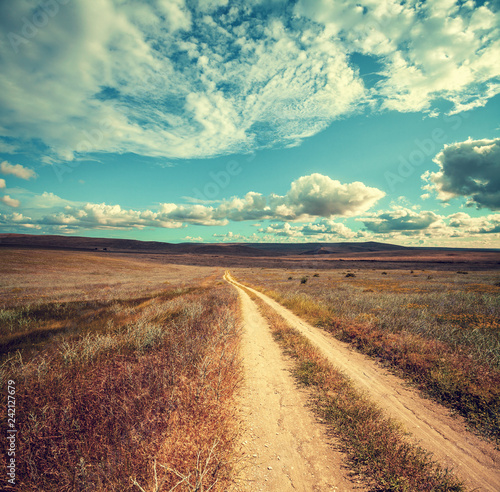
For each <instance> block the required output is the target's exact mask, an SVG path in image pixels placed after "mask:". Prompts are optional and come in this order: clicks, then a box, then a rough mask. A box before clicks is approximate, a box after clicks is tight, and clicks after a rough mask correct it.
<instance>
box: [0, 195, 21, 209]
mask: <svg viewBox="0 0 500 492" xmlns="http://www.w3.org/2000/svg"><path fill="white" fill-rule="evenodd" d="M0 201H1V202H3V203H5V205H7V206H9V207H14V208H17V207H19V205H20V204H21V202H20V201H19V200H16V199H15V198H11V197H10V196H9V195H4V196H2V197H1V198H0Z"/></svg>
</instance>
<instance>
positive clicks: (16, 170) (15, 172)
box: [0, 161, 37, 183]
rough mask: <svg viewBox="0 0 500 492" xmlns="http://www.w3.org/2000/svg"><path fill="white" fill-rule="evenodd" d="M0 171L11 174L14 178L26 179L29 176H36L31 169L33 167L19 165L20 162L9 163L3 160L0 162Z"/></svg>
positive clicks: (29, 177)
mask: <svg viewBox="0 0 500 492" xmlns="http://www.w3.org/2000/svg"><path fill="white" fill-rule="evenodd" d="M0 172H1V173H2V174H11V175H12V176H15V177H16V178H21V179H26V180H28V179H31V178H36V176H37V174H36V173H35V171H33V169H29V168H27V167H24V166H21V164H10V163H9V162H7V161H3V162H2V163H1V164H0ZM4 183H5V181H4Z"/></svg>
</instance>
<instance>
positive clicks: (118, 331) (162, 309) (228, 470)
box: [0, 252, 241, 492]
mask: <svg viewBox="0 0 500 492" xmlns="http://www.w3.org/2000/svg"><path fill="white" fill-rule="evenodd" d="M2 253H3V252H2ZM24 255H25V256H23V257H19V256H16V255H15V254H14V253H13V256H12V257H11V261H10V262H8V263H4V264H3V265H5V272H4V274H5V275H4V276H3V277H2V285H1V287H2V290H1V296H2V306H1V310H0V330H1V332H0V333H1V336H2V338H1V341H2V344H1V346H2V360H3V362H2V366H1V369H0V379H1V383H2V388H5V387H6V385H7V381H9V380H13V381H15V387H16V417H17V418H16V428H17V431H18V432H17V453H16V462H17V470H16V476H17V480H16V485H15V486H14V487H12V488H11V489H12V490H30V491H39V492H42V491H47V490H54V491H73V490H78V491H110V492H114V491H116V492H118V491H120V492H122V491H130V492H132V491H136V492H140V491H142V492H153V491H155V492H162V491H170V490H172V489H173V488H174V487H175V490H179V491H195V490H196V491H202V490H205V491H208V490H213V491H217V490H219V491H225V490H227V489H228V488H229V484H230V483H231V474H232V467H233V465H234V463H235V454H234V443H235V440H236V438H237V435H238V422H237V420H236V416H235V405H234V399H233V398H234V396H235V391H236V389H237V388H238V386H239V383H240V378H241V373H240V363H239V358H238V341H239V329H238V314H237V309H238V305H237V295H236V293H235V292H234V289H233V288H232V287H230V286H228V285H227V284H226V283H223V282H220V278H219V273H218V272H215V271H214V270H213V269H204V268H199V267H197V268H190V267H180V266H170V265H161V264H157V263H153V262H148V261H138V260H134V261H132V260H127V259H118V258H112V259H104V258H102V257H99V256H92V255H90V254H89V255H88V256H86V255H85V254H81V253H64V252H62V253H55V252H41V254H40V255H37V256H35V255H34V254H33V252H27V253H24ZM7 265H8V266H7ZM2 268H3V267H2ZM64 273H67V275H66V276H65V275H63V274H64ZM37 275H38V277H37ZM30 277H31V278H32V279H33V281H30ZM42 278H43V280H42ZM51 282H52V283H51ZM41 292H43V294H41ZM42 295H43V297H42ZM5 400H6V394H5V391H3V392H2V406H3V407H4V408H6V402H5ZM1 432H2V433H3V435H6V422H4V421H2V429H1ZM5 460H6V456H5V454H4V450H2V461H5ZM4 465H5V462H4ZM4 469H5V468H4ZM6 485H7V486H6V487H4V488H2V490H10V489H9V488H8V484H6Z"/></svg>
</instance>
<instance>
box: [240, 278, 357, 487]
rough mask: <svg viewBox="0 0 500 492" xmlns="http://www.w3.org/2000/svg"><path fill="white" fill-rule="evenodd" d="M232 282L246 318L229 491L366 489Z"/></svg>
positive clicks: (265, 326)
mask: <svg viewBox="0 0 500 492" xmlns="http://www.w3.org/2000/svg"><path fill="white" fill-rule="evenodd" d="M233 285H235V284H233ZM236 288H237V289H238V290H239V293H240V300H241V310H242V317H243V324H244V333H243V338H242V348H241V350H242V357H243V364H244V377H245V383H244V387H243V392H242V395H241V402H240V406H241V421H242V424H243V427H244V431H243V435H242V438H241V454H242V456H243V459H242V461H241V463H240V469H239V472H238V477H237V483H236V485H235V487H234V489H233V491H234V492H236V491H245V492H254V491H260V490H266V491H275V492H283V491H284V490H297V491H303V492H311V491H318V492H320V491H321V492H322V491H327V490H331V491H339V492H340V491H342V492H344V491H346V492H347V491H351V490H366V489H364V488H363V487H362V486H360V485H359V484H358V485H356V484H355V483H353V482H352V481H350V480H349V478H348V477H349V472H348V471H347V470H345V469H344V468H342V459H343V455H342V454H340V453H339V452H337V451H335V450H334V448H333V446H332V444H334V443H332V441H331V439H330V438H328V437H327V435H326V432H325V429H324V427H323V426H322V425H321V424H319V423H318V422H317V421H316V420H315V418H314V416H313V414H312V412H311V411H310V410H308V409H307V395H306V393H305V392H304V391H301V390H299V389H298V388H297V386H296V384H295V382H294V380H293V377H292V376H291V374H290V369H291V365H290V362H288V361H286V360H285V359H284V358H283V356H282V354H281V351H280V349H279V347H278V345H277V344H276V343H275V342H274V340H273V338H272V336H271V333H270V330H269V326H268V324H267V322H266V321H265V319H264V318H263V317H262V316H261V314H260V313H259V311H258V309H257V306H256V305H255V303H254V302H253V301H252V300H251V299H250V297H249V296H248V294H246V293H245V292H244V291H243V290H241V289H240V288H239V287H237V286H236Z"/></svg>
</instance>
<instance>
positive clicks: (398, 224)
mask: <svg viewBox="0 0 500 492" xmlns="http://www.w3.org/2000/svg"><path fill="white" fill-rule="evenodd" d="M358 220H359V221H361V222H363V224H364V225H365V227H366V228H367V229H368V230H369V231H371V232H376V233H387V232H395V231H421V230H427V229H429V228H432V227H436V226H442V225H443V222H442V217H441V216H439V215H436V214H435V213H434V212H430V211H420V212H415V211H414V210H411V209H408V208H404V207H394V208H393V210H390V211H380V212H377V213H374V214H372V215H371V216H369V217H365V218H361V219H358Z"/></svg>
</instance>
